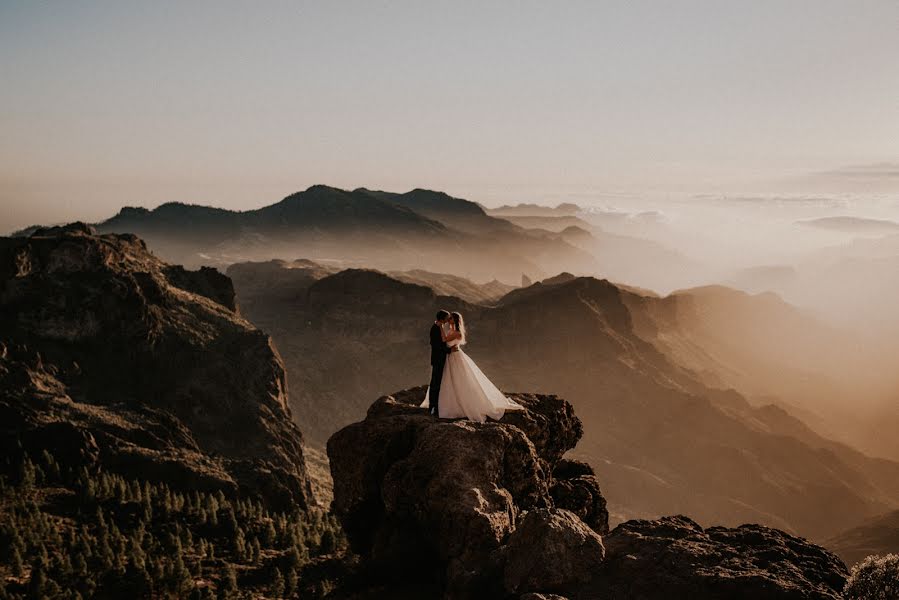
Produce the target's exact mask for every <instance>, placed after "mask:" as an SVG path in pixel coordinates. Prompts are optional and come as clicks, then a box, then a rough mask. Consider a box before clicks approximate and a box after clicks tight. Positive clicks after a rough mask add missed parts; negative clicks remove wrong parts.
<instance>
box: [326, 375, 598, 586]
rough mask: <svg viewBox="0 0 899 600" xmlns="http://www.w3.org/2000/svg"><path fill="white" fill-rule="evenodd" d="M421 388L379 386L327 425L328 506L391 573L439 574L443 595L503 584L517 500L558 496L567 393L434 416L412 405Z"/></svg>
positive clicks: (523, 507) (526, 503)
mask: <svg viewBox="0 0 899 600" xmlns="http://www.w3.org/2000/svg"><path fill="white" fill-rule="evenodd" d="M424 394H425V388H415V389H412V390H408V391H405V392H401V393H398V394H395V395H393V396H386V397H384V398H381V399H379V400H378V401H377V402H375V403H374V404H373V405H372V407H371V408H370V409H369V411H368V415H367V417H366V419H365V420H364V421H362V422H360V423H355V424H353V425H350V426H348V427H346V428H344V429H342V430H341V431H339V432H337V433H336V434H334V435H333V436H332V437H331V439H330V440H329V441H328V456H329V457H330V459H331V472H332V475H333V477H334V503H333V505H332V508H333V510H334V512H335V514H336V515H337V516H338V517H339V518H340V519H341V522H342V523H343V525H344V528H345V530H346V533H347V537H348V539H349V542H350V544H351V546H352V548H353V550H354V551H356V552H357V553H359V554H360V555H361V556H362V557H363V559H364V560H366V561H369V562H370V563H374V564H376V565H378V566H379V568H380V570H381V572H382V573H384V574H385V575H386V576H387V577H393V578H395V579H397V580H402V579H405V578H408V577H410V576H412V577H414V576H419V577H422V578H423V579H432V580H440V581H444V582H445V584H446V589H447V590H448V594H449V595H450V596H451V597H469V596H473V595H483V594H488V595H489V594H493V595H496V594H499V595H502V594H503V592H502V571H503V567H504V562H505V560H506V555H505V547H506V544H507V543H508V540H509V536H510V534H512V532H513V531H515V530H516V527H517V526H518V523H519V519H520V518H521V515H522V513H523V512H525V511H535V510H537V509H550V508H553V507H554V506H555V504H554V500H553V497H552V495H551V493H550V490H551V489H552V488H553V486H554V485H556V481H555V480H554V478H553V471H554V469H555V467H556V465H557V464H558V463H559V461H560V460H561V456H562V454H564V453H565V452H566V451H567V450H569V449H571V448H573V447H574V445H575V444H576V443H577V441H578V439H579V438H580V436H581V432H582V428H581V423H580V421H579V420H578V418H577V417H576V416H575V415H574V413H573V411H572V409H571V405H570V404H568V403H567V402H565V401H564V400H562V399H560V398H557V397H555V396H541V395H532V394H515V395H512V397H513V398H514V399H515V400H516V401H517V402H518V403H520V404H522V405H523V406H524V407H525V410H524V411H520V412H510V413H507V415H506V416H505V417H504V418H503V419H502V420H501V421H498V422H495V421H488V422H486V423H475V422H471V421H467V420H437V419H434V418H433V417H431V416H429V415H428V414H427V411H426V410H425V409H422V408H419V404H420V403H421V402H422V400H423V399H424ZM595 493H596V494H599V490H598V488H597V489H596V490H595ZM602 502H604V501H600V500H593V501H592V502H591V504H597V503H598V504H601V503H602ZM567 514H568V515H569V518H570V519H572V520H577V521H578V522H579V520H578V519H577V517H576V516H575V515H573V514H571V513H567ZM580 527H582V528H583V529H585V530H589V528H587V526H586V525H584V524H583V523H580ZM603 527H605V528H607V527H608V522H607V521H606V522H605V523H599V528H600V529H602V528H603ZM592 535H596V534H595V533H592ZM597 539H598V536H597ZM560 544H562V542H560ZM562 545H564V544H562ZM600 547H601V544H600ZM600 560H601V555H600ZM537 576H538V575H537V574H536V573H535V574H534V575H533V576H532V577H531V579H530V580H529V581H532V580H533V579H534V577H537ZM553 581H555V580H553ZM538 583H539V582H538ZM538 583H534V585H536V586H537V588H538V589H540V588H539V585H538ZM535 591H536V590H535Z"/></svg>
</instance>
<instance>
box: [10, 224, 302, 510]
mask: <svg viewBox="0 0 899 600" xmlns="http://www.w3.org/2000/svg"><path fill="white" fill-rule="evenodd" d="M0 342H2V353H0V354H2V356H0V380H2V388H0V445H2V449H3V451H4V453H5V454H6V455H8V456H9V455H13V454H15V453H20V452H22V451H25V452H29V453H39V452H40V451H42V450H44V449H47V450H49V451H50V452H51V453H53V454H55V455H57V457H58V458H59V459H60V460H63V459H69V458H72V457H78V459H79V460H81V461H82V462H83V463H84V464H86V465H89V464H90V463H91V462H92V461H94V460H100V461H102V464H103V466H104V468H110V469H113V470H117V471H120V472H121V473H122V474H124V475H126V476H127V475H129V474H130V475H136V474H137V473H138V472H139V473H140V475H141V477H144V478H149V479H158V480H160V481H165V482H166V483H168V484H170V485H172V486H179V485H180V486H181V487H187V488H188V489H192V488H194V487H200V488H204V489H223V490H224V491H236V490H242V491H244V492H246V493H249V494H253V495H258V496H260V497H261V498H263V499H264V500H265V501H266V502H268V503H269V504H270V505H272V506H279V507H285V506H287V505H296V504H298V505H300V506H306V505H307V504H308V503H309V502H311V501H312V499H311V494H310V491H309V482H308V480H307V477H306V468H305V463H304V458H303V446H302V436H301V434H300V432H299V430H298V428H297V426H296V425H294V424H293V423H292V422H291V418H290V411H289V409H288V406H287V401H286V379H285V374H284V367H283V364H282V362H281V359H280V357H279V356H278V354H277V352H276V351H275V349H274V348H273V346H272V344H271V340H270V339H269V338H268V336H267V335H265V334H264V333H262V332H261V331H259V330H258V329H256V328H255V327H253V326H252V325H251V324H250V323H248V322H247V321H245V320H244V319H243V318H242V317H241V316H240V315H239V314H237V313H236V312H235V311H234V290H233V287H232V286H231V282H230V280H229V279H228V278H227V277H225V276H223V275H221V274H219V273H218V272H216V271H214V270H212V269H204V270H201V271H199V272H189V271H185V270H184V269H181V268H179V267H172V266H169V265H167V264H165V263H163V262H162V261H160V260H158V259H157V258H156V257H155V256H153V255H152V254H151V253H150V252H148V251H147V248H146V246H145V245H144V243H143V242H142V241H141V240H140V239H138V238H136V237H135V236H131V235H97V234H96V232H95V231H94V230H93V229H92V228H91V227H89V226H86V225H83V224H75V225H71V226H67V227H60V228H52V229H45V230H38V231H36V232H35V233H34V234H33V235H32V236H31V237H29V238H3V239H0Z"/></svg>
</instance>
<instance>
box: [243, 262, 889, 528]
mask: <svg viewBox="0 0 899 600" xmlns="http://www.w3.org/2000/svg"><path fill="white" fill-rule="evenodd" d="M229 275H230V276H231V277H232V278H233V279H234V282H235V288H236V290H237V295H238V299H239V301H240V303H241V310H242V311H243V312H244V314H246V316H247V317H248V318H250V319H251V320H252V321H253V322H254V323H256V324H257V325H259V326H260V327H261V328H263V329H264V330H266V331H269V332H270V333H271V334H272V336H273V338H274V339H275V342H276V344H277V345H278V348H279V349H280V351H281V354H282V356H283V357H284V360H285V364H286V365H287V369H288V373H289V374H290V376H291V378H292V381H294V382H295V385H294V387H293V390H294V391H292V392H291V406H292V409H293V411H294V414H295V415H296V417H297V419H298V421H299V422H302V423H303V427H304V430H305V431H306V432H307V435H308V436H309V438H310V439H311V440H312V441H313V442H318V443H321V442H323V441H324V440H325V439H326V438H327V437H328V436H329V435H330V434H331V433H333V431H335V430H336V429H338V428H339V427H341V426H343V425H345V424H347V423H350V422H352V421H355V420H358V419H359V418H361V416H362V415H363V414H364V411H365V409H366V408H367V406H368V403H369V399H370V397H371V391H374V392H375V393H389V392H387V390H395V389H402V388H405V387H411V386H414V385H418V384H421V383H424V382H426V381H427V377H428V365H427V353H426V340H425V330H426V329H427V325H428V323H429V322H430V320H431V319H432V318H433V313H434V312H435V311H436V309H437V308H439V307H446V308H448V309H457V310H460V311H462V312H463V314H465V315H466V316H467V318H468V322H469V331H470V340H471V341H470V344H469V346H468V349H467V350H468V352H469V353H470V354H471V355H472V356H473V357H474V358H475V359H476V360H477V362H478V364H479V365H481V366H482V368H483V369H484V370H485V372H486V373H488V375H489V376H490V377H491V378H492V379H494V381H496V382H497V383H498V384H499V385H501V387H503V389H506V390H534V391H549V390H554V391H555V392H556V393H560V394H562V395H563V396H564V397H566V398H567V399H569V400H570V401H571V402H572V403H573V404H574V406H575V407H576V409H577V411H578V414H579V415H580V417H581V419H582V420H583V421H584V423H585V435H584V439H583V440H582V442H581V444H580V445H579V446H578V447H577V449H576V450H575V452H576V454H577V455H578V456H582V457H584V458H586V459H587V460H589V461H590V462H591V463H592V464H593V465H594V466H595V468H596V470H597V472H598V473H599V474H600V475H601V476H602V479H603V480H604V481H605V482H606V488H605V490H606V496H607V498H608V499H609V503H610V509H611V511H612V513H613V517H614V516H617V518H619V519H621V518H629V517H634V516H652V515H657V514H663V513H670V512H684V513H686V514H691V515H694V516H695V517H696V518H698V519H699V520H700V521H701V522H708V523H725V524H739V523H742V522H747V521H755V522H763V523H767V524H770V525H775V526H778V527H781V528H785V529H788V530H792V531H797V532H799V533H801V534H804V535H809V536H812V537H816V538H821V537H826V536H828V535H832V534H834V533H836V532H837V531H840V530H842V529H845V528H846V527H849V526H851V525H854V524H856V523H858V522H859V521H860V520H861V519H863V518H866V517H867V516H874V515H877V514H880V513H882V512H885V511H886V510H889V509H890V508H892V507H895V506H899V464H897V463H894V462H890V461H887V460H878V459H872V458H868V457H866V456H864V455H863V454H861V453H859V452H857V451H855V450H853V449H851V448H850V447H848V446H846V445H843V444H839V443H836V442H832V441H829V440H827V439H825V438H823V437H821V436H820V435H818V434H817V433H815V432H814V431H813V430H812V429H810V428H809V427H807V426H806V425H804V424H803V423H802V422H801V421H800V420H799V419H797V418H796V417H794V416H791V415H790V414H789V413H788V412H786V411H785V410H784V409H782V408H779V407H777V406H773V405H766V406H759V407H756V406H753V404H752V403H750V402H748V401H747V400H746V398H744V397H743V396H742V395H741V394H740V393H738V392H734V391H725V390H721V389H715V388H713V387H711V385H712V384H721V383H722V382H721V378H723V377H725V376H727V375H728V374H730V373H731V372H732V371H733V370H734V369H735V368H746V369H753V368H755V369H756V371H757V372H758V373H761V374H764V375H768V376H770V373H767V372H766V371H765V369H766V368H769V366H767V365H766V364H765V363H762V364H761V365H756V364H754V362H753V361H752V360H749V359H746V358H745V357H746V356H747V355H752V354H753V347H750V348H749V349H748V350H747V351H746V355H740V354H736V355H722V360H723V361H725V362H716V361H714V360H708V361H707V362H706V363H705V367H706V372H703V373H701V372H699V371H698V370H697V369H698V368H699V367H700V366H701V364H702V362H701V361H700V360H699V359H698V358H697V356H698V355H701V353H705V354H706V355H708V356H711V355H714V354H716V353H717V352H718V348H719V347H720V344H721V342H720V340H717V339H715V337H714V336H712V335H709V334H708V332H705V333H704V332H699V333H698V334H697V335H696V336H694V337H692V338H690V337H684V338H683V340H682V341H681V342H680V345H679V346H680V347H679V348H678V349H679V350H683V349H684V348H687V347H690V348H691V349H692V350H693V351H694V352H692V353H687V352H685V351H681V352H674V351H673V349H674V348H675V338H676V337H677V336H678V335H682V336H683V330H682V329H681V328H682V327H684V328H687V329H689V320H687V321H684V319H683V318H681V317H678V316H677V315H676V314H671V305H672V304H677V305H680V304H682V303H687V304H693V303H695V304H693V309H694V310H704V309H703V308H701V307H702V306H706V307H709V308H711V307H714V306H715V305H716V304H718V305H719V309H721V308H720V304H721V298H718V297H717V296H716V295H714V294H712V295H711V296H712V297H711V298H708V296H709V294H708V292H706V291H703V290H698V291H697V292H696V293H695V294H691V293H689V292H685V293H681V294H678V295H677V296H676V297H672V298H659V297H656V296H653V295H648V296H647V295H641V294H639V293H637V292H635V291H630V290H627V289H623V288H621V287H618V286H616V285H614V284H612V283H609V282H607V281H602V280H596V279H592V278H577V277H574V276H571V275H563V276H560V277H557V278H553V279H552V280H548V281H546V282H543V283H537V284H534V285H532V286H530V287H527V288H521V289H516V290H513V291H512V292H510V293H508V294H506V295H505V296H503V297H502V298H500V299H499V301H498V302H496V304H495V306H484V305H477V304H473V303H471V302H468V301H465V300H463V299H461V298H458V297H453V296H441V295H438V294H436V293H435V292H434V291H433V290H432V289H431V288H430V287H428V286H427V285H419V284H413V283H406V282H403V281H400V280H398V279H395V278H393V277H391V276H388V275H386V274H384V273H379V272H376V271H369V270H345V271H340V272H336V273H331V272H326V271H324V270H322V269H321V268H319V267H315V266H311V265H297V264H294V265H288V264H285V265H272V264H264V265H248V264H244V265H235V266H233V267H232V268H231V269H230V270H229ZM288 281H290V282H291V284H289V285H288V284H287V282H288ZM421 281H422V282H423V283H425V284H426V283H427V282H426V280H424V279H422V280H421ZM269 290H276V293H271V292H270V291H269ZM731 294H733V293H732V292H731ZM735 295H736V296H737V297H738V298H737V300H739V299H740V295H739V294H735ZM726 298H727V294H725V299H726ZM766 302H767V299H766V298H762V299H761V303H762V304H763V306H762V309H761V310H760V314H761V315H763V316H768V309H767V307H765V306H764V304H765V303H766ZM730 304H731V305H737V304H739V302H731V303H730ZM696 305H699V306H700V308H696ZM676 312H677V311H675V313H676ZM650 327H654V331H655V333H656V336H657V337H652V336H650V335H649V334H648V331H649V329H650ZM730 333H732V332H725V333H724V334H723V335H728V334H730ZM660 339H664V340H667V343H668V344H669V346H667V347H666V346H664V345H662V344H661V343H660V342H659V340H660ZM663 351H668V352H670V353H671V356H668V355H667V354H665V353H663ZM796 368H798V367H796ZM751 374H752V373H751V371H750V375H751ZM728 383H729V382H728Z"/></svg>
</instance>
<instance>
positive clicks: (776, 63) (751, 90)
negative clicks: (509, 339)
mask: <svg viewBox="0 0 899 600" xmlns="http://www.w3.org/2000/svg"><path fill="white" fill-rule="evenodd" d="M0 86H2V93H0V207H2V214H0V231H8V230H9V229H12V228H15V227H21V226H24V225H27V224H30V223H34V222H58V221H65V220H71V219H72V218H77V217H80V218H83V219H88V220H96V219H100V218H103V217H106V216H109V215H111V214H113V213H114V212H116V210H117V209H118V208H119V207H120V206H122V205H128V204H131V205H135V204H137V205H145V206H155V205H157V204H159V203H161V202H165V201H171V200H178V201H185V202H194V203H201V204H210V205H217V206H225V207H228V208H249V207H256V206H262V205H265V204H270V203H272V202H275V201H277V200H279V199H280V198H281V197H283V196H285V195H287V194H289V193H291V192H293V191H296V190H299V189H304V188H306V187H308V186H309V185H312V184H315V183H325V184H328V185H334V186H338V187H345V188H354V187H359V186H365V187H369V188H380V189H388V190H393V191H406V190H408V189H412V188H414V187H428V188H434V189H442V190H446V191H448V192H450V193H453V194H455V195H460V196H464V197H467V198H470V199H472V200H478V201H482V202H485V203H487V204H492V203H495V202H499V201H514V200H515V198H516V196H519V195H521V196H527V195H529V196H533V194H534V190H580V189H589V190H619V189H628V190H637V191H639V190H642V189H647V190H659V189H662V190H665V189H672V190H691V191H704V190H711V189H727V188H731V187H732V188H738V187H746V186H752V185H755V184H758V183H759V182H766V181H776V180H780V179H781V178H784V177H792V176H802V175H807V174H810V173H817V172H821V173H831V174H832V173H834V172H838V171H839V170H840V169H844V168H855V167H856V166H857V165H861V166H862V167H864V166H865V165H881V164H882V165H895V164H896V163H897V162H899V1H897V0H845V1H830V0H762V1H758V0H754V1H747V0H739V1H727V0H709V1H702V2H700V1H686V0H684V1H663V0H658V1H656V2H645V1H642V2H641V1H627V2H626V1H623V0H622V1H621V2H601V1H597V0H594V1H590V2H526V1H522V2H518V1H515V2H512V1H510V2H440V3H433V2H420V1H416V2H375V1H366V2H337V1H333V2H331V1H321V2H309V3H304V2H283V3H279V2H269V1H266V2H226V1H216V2H211V1H210V2H182V1H178V2H165V1H156V0H154V1H153V2H125V1H119V2H90V1H79V2H62V1H60V2H34V1H22V2H11V1H6V0H0ZM890 169H893V167H892V166H890ZM528 199H532V198H531V197H529V198H528Z"/></svg>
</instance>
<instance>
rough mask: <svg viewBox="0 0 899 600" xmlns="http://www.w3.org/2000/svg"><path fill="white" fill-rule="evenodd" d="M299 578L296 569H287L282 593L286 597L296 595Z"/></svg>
mask: <svg viewBox="0 0 899 600" xmlns="http://www.w3.org/2000/svg"><path fill="white" fill-rule="evenodd" d="M298 583H299V576H298V575H297V570H296V569H287V577H286V578H285V580H284V592H285V595H287V596H288V597H290V596H293V595H294V594H296V593H297V584H298Z"/></svg>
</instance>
